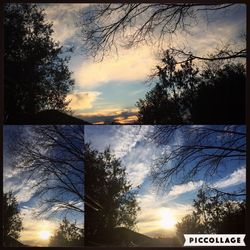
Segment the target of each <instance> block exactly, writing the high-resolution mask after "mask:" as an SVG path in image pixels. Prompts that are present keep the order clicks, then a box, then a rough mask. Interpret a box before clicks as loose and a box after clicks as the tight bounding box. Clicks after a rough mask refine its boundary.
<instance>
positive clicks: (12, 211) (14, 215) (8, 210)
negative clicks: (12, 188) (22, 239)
mask: <svg viewBox="0 0 250 250" xmlns="http://www.w3.org/2000/svg"><path fill="white" fill-rule="evenodd" d="M21 230H22V219H21V216H20V211H19V209H18V203H17V200H16V198H15V196H14V195H13V193H12V192H9V193H4V194H3V240H4V245H6V246H8V241H9V240H10V239H11V238H14V239H18V238H19V236H20V231H21Z"/></svg>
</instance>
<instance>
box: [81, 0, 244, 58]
mask: <svg viewBox="0 0 250 250" xmlns="http://www.w3.org/2000/svg"><path fill="white" fill-rule="evenodd" d="M233 5H234V4H217V5H216V4H202V3H150V4H145V3H113V4H95V5H91V6H89V7H88V8H86V9H84V10H83V11H82V12H81V13H80V16H79V19H80V21H79V26H80V27H81V29H82V33H81V36H82V40H83V45H84V48H85V52H86V53H87V54H90V55H92V56H97V55H98V53H100V55H101V58H103V57H104V56H105V55H107V54H109V53H110V51H114V50H115V51H117V50H118V49H119V48H120V47H127V48H130V47H132V46H137V45H139V44H150V43H151V44H153V45H154V46H158V47H159V48H162V46H164V43H165V42H166V40H167V38H171V37H172V35H173V34H176V33H177V32H178V31H182V32H188V31H189V29H190V27H192V26H195V25H197V23H198V22H199V20H200V19H201V18H206V17H207V18H208V17H210V15H213V14H214V13H215V12H216V13H217V14H218V12H219V13H220V17H222V16H223V14H224V12H226V11H230V10H232V9H233V8H234V6H233ZM177 52H178V53H179V52H180V51H179V50H177ZM182 54H184V55H185V54H188V56H189V53H187V52H185V51H183V53H182ZM242 56H243V57H244V58H246V49H245V48H241V49H239V50H238V49H235V50H233V51H231V50H228V49H227V48H226V49H225V48H222V49H221V50H219V51H218V52H217V53H216V54H215V55H214V58H219V59H221V58H224V59H226V58H228V57H229V58H237V57H242ZM195 57H196V58H197V59H202V60H203V59H204V57H202V55H199V56H195ZM209 60H210V58H209Z"/></svg>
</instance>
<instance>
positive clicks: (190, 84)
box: [136, 50, 246, 124]
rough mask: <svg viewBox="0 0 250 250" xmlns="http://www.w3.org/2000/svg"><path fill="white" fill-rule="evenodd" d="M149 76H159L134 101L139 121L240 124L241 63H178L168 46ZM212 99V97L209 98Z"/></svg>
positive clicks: (243, 80)
mask: <svg viewBox="0 0 250 250" xmlns="http://www.w3.org/2000/svg"><path fill="white" fill-rule="evenodd" d="M161 61H162V66H157V67H156V68H157V71H156V73H155V74H154V75H153V76H152V82H154V79H155V76H157V77H158V78H159V80H158V82H157V83H156V85H155V86H154V87H153V89H152V90H151V91H149V92H148V93H147V94H146V96H145V98H144V99H140V100H139V101H138V102H137V104H136V105H137V107H138V108H139V111H138V121H139V123H141V124H180V123H195V124H243V123H244V122H245V87H246V72H245V67H244V66H243V65H242V64H233V63H230V64H225V65H223V64H221V65H220V66H218V67H217V68H216V67H215V66H217V64H214V65H213V64H211V63H210V64H207V65H206V67H205V68H204V69H202V68H201V69H199V68H197V67H196V66H195V64H194V63H193V61H192V60H188V61H185V62H183V63H181V64H178V62H177V60H176V59H175V58H174V57H173V55H172V54H171V52H170V51H169V50H167V51H166V52H165V53H164V57H163V59H162V60H161ZM211 100H212V101H211Z"/></svg>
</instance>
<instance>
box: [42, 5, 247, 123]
mask: <svg viewBox="0 0 250 250" xmlns="http://www.w3.org/2000/svg"><path fill="white" fill-rule="evenodd" d="M90 5H91V4H39V6H40V7H42V8H44V9H45V13H46V19H47V20H48V21H49V22H53V29H54V33H53V35H52V36H53V38H54V40H55V41H59V42H60V44H61V45H63V46H64V47H65V48H69V47H71V46H73V47H74V52H73V54H71V59H70V62H69V68H70V70H71V71H72V72H73V75H72V77H73V78H74V79H75V87H74V90H73V91H72V93H70V94H69V95H68V97H67V99H68V100H71V103H70V108H71V109H72V110H73V111H74V115H75V116H78V117H81V118H83V119H84V120H87V121H89V122H91V123H97V124H101V123H105V122H106V123H110V122H112V121H113V120H115V121H118V122H119V123H130V122H133V121H136V119H137V118H136V114H137V111H138V109H137V107H136V106H135V104H136V102H137V101H138V100H139V99H140V98H144V96H145V93H147V92H148V91H149V90H150V89H151V88H152V85H151V86H150V85H149V84H146V83H145V82H147V80H148V76H149V75H151V74H152V72H153V70H154V69H155V67H156V65H158V64H159V49H158V47H157V46H153V45H150V44H148V45H145V44H144V45H140V46H137V47H136V48H130V49H126V48H124V47H120V48H119V51H118V52H119V54H118V55H117V54H116V53H111V54H110V55H109V56H107V57H104V59H103V61H101V62H97V61H95V60H94V59H93V58H91V57H86V56H85V54H84V53H83V52H84V49H85V48H84V47H83V45H82V41H81V36H80V26H79V12H80V11H83V10H84V9H86V8H88V7H89V6H90ZM245 32H246V6H245V5H244V4H237V5H236V6H234V7H232V8H231V9H230V11H228V12H226V13H224V14H223V15H222V14H221V12H217V13H212V14H209V15H208V16H203V17H200V18H199V21H198V22H197V23H195V25H193V26H192V27H191V28H190V30H189V32H188V33H184V32H182V33H181V32H177V33H176V34H175V35H174V36H173V37H172V39H166V42H165V43H166V44H164V49H167V48H168V46H169V45H171V46H178V47H183V46H184V45H185V47H186V48H187V49H190V51H193V52H194V53H195V54H202V55H207V54H208V53H210V52H212V51H214V50H215V49H216V48H217V46H220V45H223V44H227V43H230V44H242V34H244V33H245ZM155 39H156V38H155ZM117 42H118V43H119V42H120V41H117ZM153 42H155V41H153ZM244 43H245V42H244V41H243V44H244ZM233 46H234V45H233ZM243 46H244V45H243Z"/></svg>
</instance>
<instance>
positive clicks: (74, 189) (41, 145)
mask: <svg viewBox="0 0 250 250" xmlns="http://www.w3.org/2000/svg"><path fill="white" fill-rule="evenodd" d="M24 130H25V132H24V133H21V134H20V132H19V131H17V132H16V133H14V134H13V135H12V136H13V137H15V140H14V139H13V141H14V143H13V144H14V145H11V148H10V150H12V153H13V156H14V157H15V164H16V167H17V168H19V169H20V170H21V173H22V174H23V175H25V176H26V179H27V183H28V184H29V182H30V183H33V185H32V188H33V190H35V195H36V196H37V197H39V201H40V203H39V211H40V212H39V214H37V215H41V216H42V215H46V216H49V215H52V214H53V213H62V214H67V213H68V212H76V213H80V214H83V212H84V208H83V202H84V195H83V192H84V188H83V185H84V166H83V164H84V158H83V150H84V128H83V126H80V125H58V126H56V125H54V126H25V127H24Z"/></svg>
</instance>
